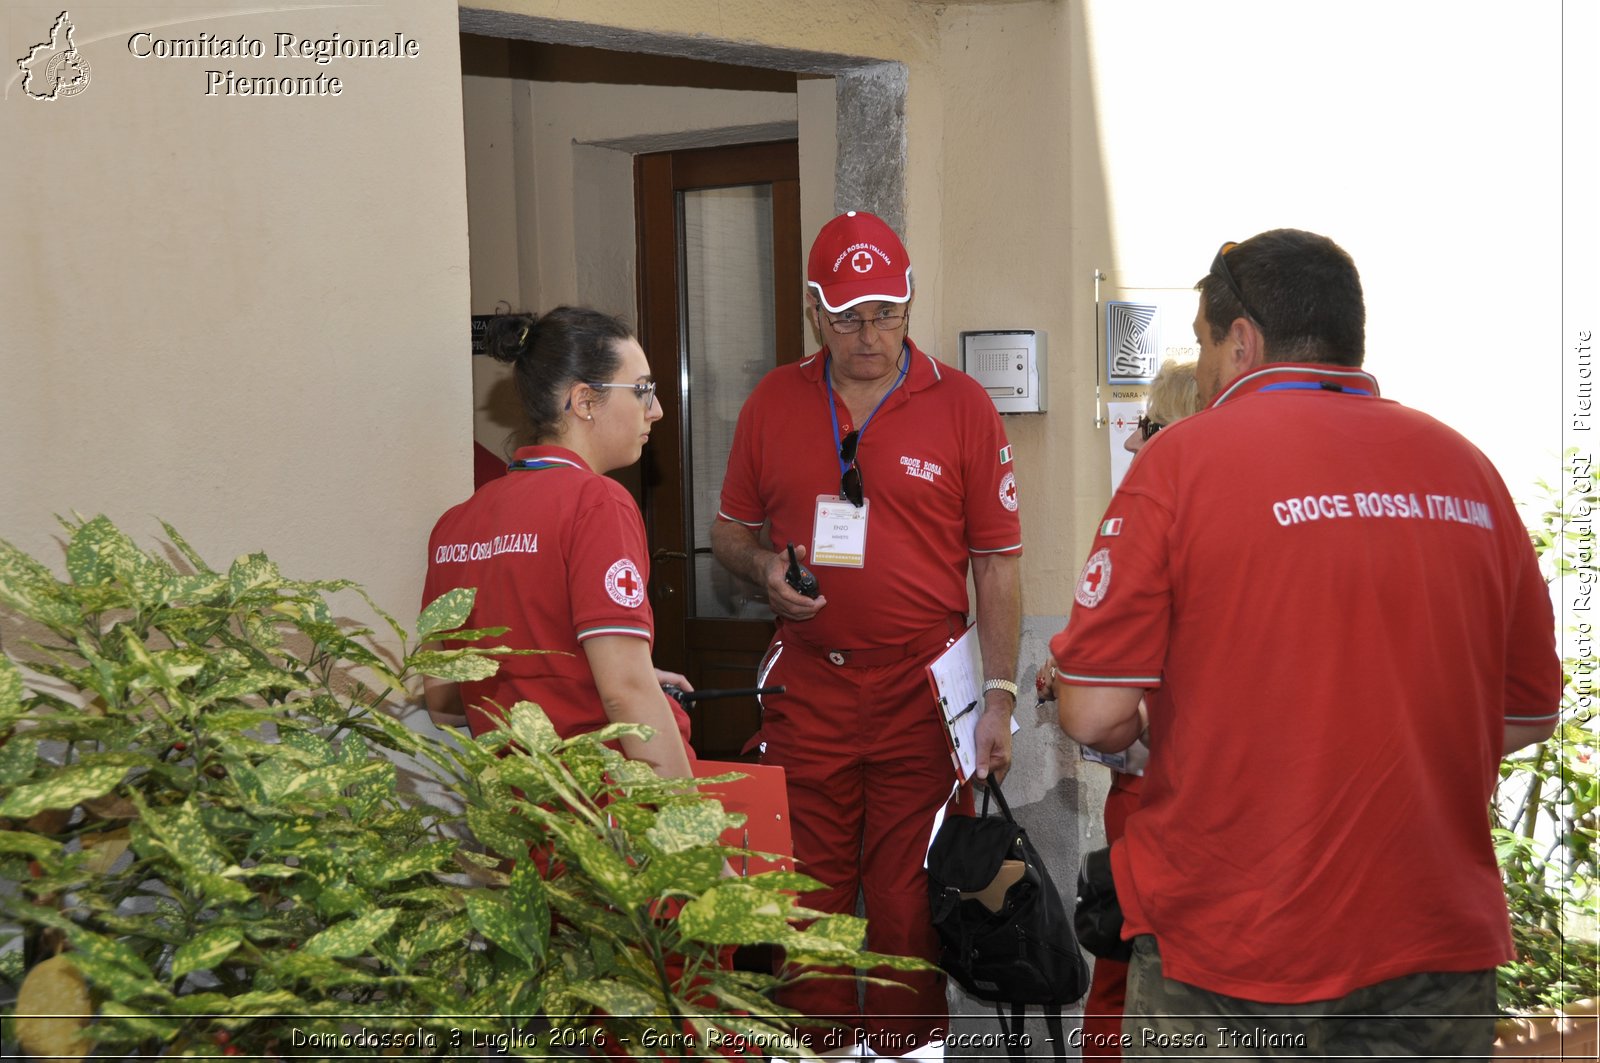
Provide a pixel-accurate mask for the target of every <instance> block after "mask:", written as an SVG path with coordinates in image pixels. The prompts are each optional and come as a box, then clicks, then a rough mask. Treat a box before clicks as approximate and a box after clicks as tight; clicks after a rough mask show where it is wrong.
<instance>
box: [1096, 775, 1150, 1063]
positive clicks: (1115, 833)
mask: <svg viewBox="0 0 1600 1063" xmlns="http://www.w3.org/2000/svg"><path fill="white" fill-rule="evenodd" d="M1142 782H1143V780H1142V779H1141V778H1140V777H1139V776H1137V775H1125V774H1123V773H1122V772H1120V771H1117V772H1112V773H1111V789H1110V790H1109V791H1108V792H1107V793H1106V812H1105V821H1106V844H1107V845H1110V844H1111V843H1112V842H1114V841H1116V840H1117V839H1118V838H1120V837H1122V832H1123V828H1124V826H1125V825H1126V824H1127V822H1128V817H1129V816H1130V815H1132V814H1133V812H1134V811H1135V810H1136V809H1137V808H1138V807H1139V786H1140V784H1141V783H1142ZM1127 993H1128V965H1127V964H1125V963H1119V962H1118V961H1116V960H1104V959H1101V958H1100V957H1098V956H1097V957H1095V961H1094V980H1093V981H1092V982H1090V983H1089V999H1087V1000H1085V1001H1084V1002H1083V1058H1084V1059H1121V1058H1122V1049H1121V1048H1120V1047H1119V1046H1118V1043H1117V1037H1118V1035H1119V1034H1121V1033H1122V1009H1123V1003H1124V1001H1125V1000H1126V998H1127Z"/></svg>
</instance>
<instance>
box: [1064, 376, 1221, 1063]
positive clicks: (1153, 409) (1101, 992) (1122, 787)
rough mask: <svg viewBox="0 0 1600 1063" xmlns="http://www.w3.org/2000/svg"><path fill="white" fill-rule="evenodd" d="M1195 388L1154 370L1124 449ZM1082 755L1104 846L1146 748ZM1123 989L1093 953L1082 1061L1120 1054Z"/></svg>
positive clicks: (1187, 402) (1112, 837) (1186, 411)
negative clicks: (1099, 768) (1106, 771)
mask: <svg viewBox="0 0 1600 1063" xmlns="http://www.w3.org/2000/svg"><path fill="white" fill-rule="evenodd" d="M1200 405H1201V403H1200V387H1199V383H1198V382H1197V381H1196V379H1195V363H1194V362H1192V361H1191V362H1180V361H1178V360H1176V359H1173V358H1168V359H1167V360H1166V361H1164V362H1162V363H1161V368H1160V369H1158V370H1156V375H1155V377H1154V379H1152V380H1151V381H1150V393H1149V395H1148V396H1147V398H1146V400H1145V412H1144V415H1143V416H1142V417H1140V418H1139V424H1138V427H1136V428H1135V429H1134V430H1133V432H1132V433H1131V434H1130V435H1129V436H1128V439H1127V442H1125V443H1124V444H1123V446H1124V447H1126V448H1127V450H1128V451H1129V453H1132V454H1137V453H1138V452H1139V450H1140V448H1142V447H1143V446H1144V445H1145V444H1146V443H1148V442H1149V441H1150V439H1151V438H1152V437H1153V436H1154V435H1155V434H1156V433H1157V432H1159V431H1160V430H1161V429H1163V428H1165V427H1166V426H1167V425H1169V424H1172V423H1173V422H1175V421H1181V420H1182V419H1183V418H1185V417H1187V416H1189V415H1190V414H1192V413H1196V412H1198V411H1199V409H1200ZM1050 671H1051V667H1050V662H1048V661H1047V662H1046V663H1045V664H1044V666H1043V667H1041V668H1040V669H1039V677H1038V680H1037V685H1038V690H1039V695H1040V697H1041V698H1045V699H1047V700H1048V699H1049V698H1051V697H1054V694H1053V692H1052V691H1051V689H1050V678H1049V677H1050ZM1083 752H1084V756H1085V758H1087V759H1090V760H1098V761H1100V762H1101V763H1103V764H1105V765H1106V766H1107V767H1109V768H1110V769H1111V788H1110V789H1109V790H1108V791H1106V806H1105V827H1106V844H1107V845H1110V844H1111V843H1112V842H1114V841H1116V840H1117V839H1118V838H1120V837H1121V836H1122V826H1123V824H1124V823H1125V822H1127V819H1128V816H1129V815H1130V814H1131V813H1132V812H1133V810H1134V809H1136V808H1138V807H1139V794H1140V791H1141V789H1142V788H1143V785H1144V766H1145V763H1146V762H1147V761H1148V760H1149V759H1150V750H1149V747H1147V746H1146V745H1145V744H1144V742H1143V741H1138V742H1135V743H1134V744H1133V745H1132V746H1130V747H1129V748H1128V749H1126V750H1124V751H1123V752H1121V753H1115V754H1109V755H1108V754H1102V753H1097V752H1095V751H1093V750H1091V749H1089V748H1088V747H1087V746H1085V747H1084V748H1083ZM1127 989H1128V965H1127V964H1126V963H1124V962H1122V961H1119V960H1111V959H1106V958H1104V957H1097V958H1096V959H1095V961H1094V980H1093V981H1092V982H1091V983H1090V985H1089V998H1088V999H1087V1000H1085V1001H1084V1002H1083V1041H1082V1046H1081V1047H1082V1052H1083V1058H1084V1059H1120V1058H1122V1049H1121V1040H1120V1037H1121V1032H1122V1006H1123V1000H1124V999H1125V997H1126V995H1127Z"/></svg>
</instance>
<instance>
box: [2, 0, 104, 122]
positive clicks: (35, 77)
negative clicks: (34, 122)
mask: <svg viewBox="0 0 1600 1063" xmlns="http://www.w3.org/2000/svg"><path fill="white" fill-rule="evenodd" d="M72 31H73V25H72V19H71V17H70V16H69V15H68V14H67V12H65V11H63V12H61V14H60V15H58V16H57V17H56V21H55V25H53V26H51V27H50V39H49V40H47V41H45V42H44V43H43V44H36V45H34V46H33V47H32V48H29V49H28V54H27V55H25V56H23V57H22V58H21V59H18V60H17V66H18V67H20V68H21V70H22V91H23V92H24V93H25V94H26V95H27V96H28V97H29V98H30V99H35V100H45V101H50V100H59V99H62V98H64V97H67V96H76V95H77V94H78V93H80V92H82V91H83V90H84V89H86V88H88V87H89V61H88V60H87V59H85V58H84V57H83V53H82V52H80V51H78V46H77V45H75V44H73V43H72Z"/></svg>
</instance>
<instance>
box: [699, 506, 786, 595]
mask: <svg viewBox="0 0 1600 1063" xmlns="http://www.w3.org/2000/svg"><path fill="white" fill-rule="evenodd" d="M711 553H712V556H714V557H715V558H716V559H717V560H718V561H719V562H721V563H722V567H723V568H725V569H727V570H728V571H729V572H732V573H733V574H734V575H735V576H740V577H742V578H744V579H747V580H749V581H750V582H751V583H754V584H756V585H757V586H763V585H765V583H766V581H767V573H766V567H767V561H768V558H770V557H771V556H772V555H771V553H770V552H769V551H767V550H766V549H764V548H763V547H762V545H761V539H760V537H759V536H757V535H756V531H755V529H754V528H749V527H746V526H745V525H743V524H738V523H735V522H734V521H731V520H721V519H717V520H714V521H712V522H711Z"/></svg>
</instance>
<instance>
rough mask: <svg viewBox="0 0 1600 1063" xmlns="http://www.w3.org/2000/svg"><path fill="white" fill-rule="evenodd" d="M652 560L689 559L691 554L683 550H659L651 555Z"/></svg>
mask: <svg viewBox="0 0 1600 1063" xmlns="http://www.w3.org/2000/svg"><path fill="white" fill-rule="evenodd" d="M650 560H652V561H668V560H671V561H687V560H689V555H688V554H686V553H684V552H683V551H681V550H657V551H656V552H655V553H653V554H651V555H650Z"/></svg>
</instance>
